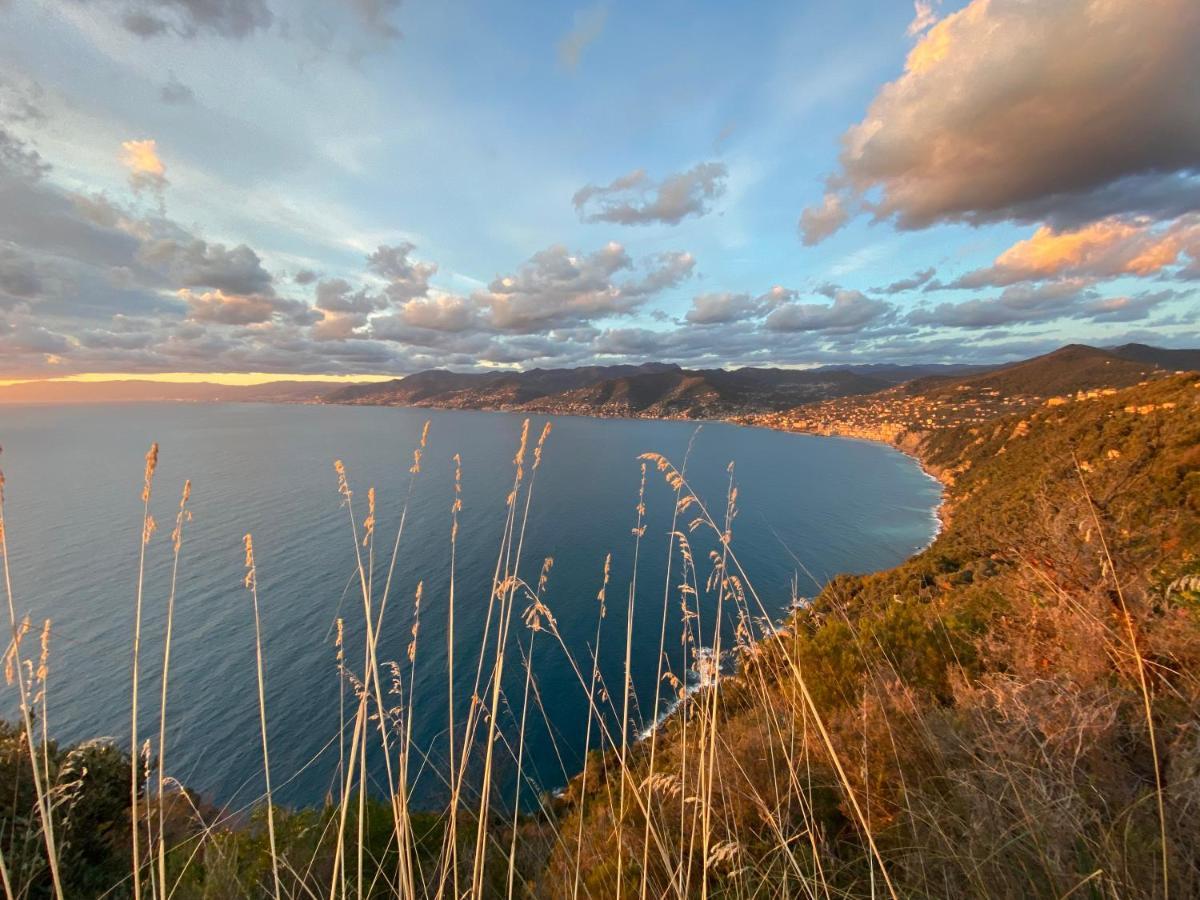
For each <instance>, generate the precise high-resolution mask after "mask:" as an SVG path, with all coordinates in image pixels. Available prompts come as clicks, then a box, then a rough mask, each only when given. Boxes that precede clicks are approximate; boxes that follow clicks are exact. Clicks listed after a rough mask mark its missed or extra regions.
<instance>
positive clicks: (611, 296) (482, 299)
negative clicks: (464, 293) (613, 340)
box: [471, 242, 695, 333]
mask: <svg viewBox="0 0 1200 900" xmlns="http://www.w3.org/2000/svg"><path fill="white" fill-rule="evenodd" d="M694 265H695V260H694V259H693V257H692V256H691V254H687V253H674V254H663V255H660V256H657V257H655V258H653V259H652V260H651V261H650V266H649V269H648V271H646V272H645V274H644V275H643V276H642V277H641V278H623V279H621V280H617V278H616V276H618V275H620V274H622V273H624V272H629V271H632V270H634V268H635V267H634V265H633V260H631V259H630V257H629V255H628V254H627V253H626V252H625V248H624V247H622V246H621V245H620V244H618V243H616V242H610V243H608V244H606V245H605V246H603V247H601V248H600V249H599V250H597V251H595V252H594V253H591V254H588V255H586V256H580V255H578V254H575V253H572V252H570V251H569V250H567V248H566V247H563V246H561V245H555V246H552V247H548V248H546V249H545V250H542V251H540V252H538V253H535V254H534V255H533V256H532V257H531V258H530V259H529V261H528V262H526V263H525V264H524V265H522V266H521V267H520V268H519V269H518V270H517V271H516V272H515V273H513V274H511V275H502V276H500V277H498V278H496V279H494V280H493V281H492V282H491V283H490V284H489V285H488V287H487V290H486V291H478V292H476V293H475V294H472V297H471V299H472V300H473V301H474V302H475V303H477V304H478V305H479V306H480V307H481V308H482V309H485V310H486V312H487V315H488V322H489V324H490V325H491V326H492V327H493V328H496V329H497V330H500V331H515V332H521V333H528V332H530V331H538V330H542V329H545V328H551V327H562V326H566V325H574V324H579V323H583V322H588V321H591V320H593V319H601V318H606V317H610V316H622V315H628V314H629V313H631V312H633V311H634V310H635V309H637V308H639V307H640V306H641V305H642V304H643V303H645V302H646V301H647V300H648V299H649V298H650V297H651V296H653V295H655V294H657V293H659V292H660V291H663V290H666V289H667V288H669V287H673V286H675V285H677V284H679V283H680V282H682V281H683V280H684V279H686V278H687V277H689V276H690V275H691V272H692V269H693V267H694Z"/></svg>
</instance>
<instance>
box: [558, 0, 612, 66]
mask: <svg viewBox="0 0 1200 900" xmlns="http://www.w3.org/2000/svg"><path fill="white" fill-rule="evenodd" d="M607 21H608V7H607V6H606V5H604V4H603V3H602V4H600V5H598V6H593V7H591V8H590V9H586V10H580V11H578V12H577V13H575V25H574V26H573V27H572V28H571V30H570V31H568V32H567V33H566V34H565V35H564V36H563V38H562V40H560V41H559V42H558V61H559V63H560V64H561V65H562V66H563V68H565V69H567V70H568V71H570V72H574V71H575V69H576V68H578V67H579V61H580V59H582V58H583V51H584V50H586V49H587V48H588V45H590V44H591V43H592V42H593V41H595V40H596V39H597V38H599V37H600V35H601V34H603V33H604V25H605V23H606V22H607Z"/></svg>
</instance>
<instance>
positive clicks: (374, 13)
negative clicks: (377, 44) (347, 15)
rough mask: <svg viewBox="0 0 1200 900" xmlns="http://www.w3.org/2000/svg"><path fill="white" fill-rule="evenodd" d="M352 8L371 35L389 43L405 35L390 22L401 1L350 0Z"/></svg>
mask: <svg viewBox="0 0 1200 900" xmlns="http://www.w3.org/2000/svg"><path fill="white" fill-rule="evenodd" d="M348 2H349V4H350V8H351V9H352V10H354V12H355V13H357V14H358V18H359V21H361V22H362V25H363V27H364V28H365V29H366V30H367V32H368V33H369V34H372V35H375V36H376V37H380V38H383V39H384V40H387V41H394V40H399V39H400V38H402V37H403V36H404V35H403V33H402V32H401V31H400V29H399V28H397V27H396V26H395V25H393V24H392V23H391V22H390V21H389V20H388V16H390V15H391V14H392V13H393V12H394V11H395V10H397V9H399V8H400V0H348Z"/></svg>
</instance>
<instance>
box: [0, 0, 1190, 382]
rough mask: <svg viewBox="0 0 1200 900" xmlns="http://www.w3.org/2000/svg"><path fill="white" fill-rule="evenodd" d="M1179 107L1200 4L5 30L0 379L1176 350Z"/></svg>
mask: <svg viewBox="0 0 1200 900" xmlns="http://www.w3.org/2000/svg"><path fill="white" fill-rule="evenodd" d="M1198 85H1200V4H1198V3H1196V2H1195V0H1056V2H1054V3H1045V2H1034V0H972V2H970V3H966V4H963V3H961V2H959V3H954V2H952V0H944V2H943V3H938V2H936V0H918V2H917V3H915V4H913V3H911V2H907V0H905V2H901V0H870V2H867V0H847V2H841V3H836V4H831V3H824V2H810V0H804V2H796V0H787V2H778V3H776V2H756V3H754V4H751V5H744V6H736V5H734V6H731V5H729V4H727V3H718V2H704V0H688V2H683V0H662V2H659V3H654V4H647V3H642V2H632V0H631V2H620V0H611V2H598V3H591V2H586V0H585V2H582V3H578V4H572V3H570V2H563V0H558V2H527V3H520V4H518V3H505V4H496V3H483V2H475V0H459V2H452V3H450V2H437V0H402V2H401V0H312V2H309V0H291V2H286V3H285V2H284V0H48V2H37V0H0V380H4V379H9V380H11V379H21V378H46V377H62V376H73V375H80V374H87V375H89V376H91V377H95V376H96V375H97V374H104V373H122V374H154V373H157V374H162V373H180V372H188V373H217V374H222V375H224V376H226V377H234V378H236V377H238V376H239V375H244V373H267V374H272V373H278V374H287V375H310V376H316V375H341V376H345V375H360V374H372V375H393V374H403V373H409V372H413V371H417V370H421V369H427V368H435V367H446V368H453V369H460V370H468V369H480V368H487V367H518V368H533V367H544V368H545V367H565V366H577V365H591V364H612V363H630V362H633V363H638V362H645V361H648V360H657V361H668V362H677V363H679V364H681V365H685V366H690V367H716V366H737V365H758V366H766V365H783V366H810V365H820V364H830V363H848V362H855V363H869V362H889V363H909V362H983V361H986V362H1002V361H1007V360H1014V359H1019V358H1024V357H1028V356H1031V355H1034V354H1036V353H1041V352H1046V351H1049V350H1051V349H1053V348H1055V347H1057V346H1061V345H1062V344H1066V343H1072V342H1083V343H1090V344H1093V345H1100V346H1109V345H1115V344H1120V343H1125V342H1128V341H1139V342H1144V343H1151V344H1155V345H1159V346H1171V347H1179V346H1196V345H1198V344H1200V334H1198V331H1200V329H1198V327H1197V324H1198V321H1200V89H1198V87H1197V86H1198ZM255 377H261V376H255Z"/></svg>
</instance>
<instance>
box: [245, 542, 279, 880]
mask: <svg viewBox="0 0 1200 900" xmlns="http://www.w3.org/2000/svg"><path fill="white" fill-rule="evenodd" d="M243 542H244V544H245V547H246V579H245V585H246V588H247V590H249V591H250V600H251V604H252V606H253V607H254V659H255V671H256V673H257V675H258V725H259V730H260V732H261V734H262V751H263V780H264V781H265V782H266V788H267V793H266V802H267V839H268V841H269V842H270V848H271V874H272V876H273V877H274V886H275V900H279V898H280V892H279V888H280V885H279V849H278V847H277V845H276V843H275V801H274V798H273V796H272V794H271V757H270V754H269V753H268V752H267V693H266V687H265V684H264V676H263V651H262V623H261V620H260V617H259V613H258V566H257V565H256V564H255V562H254V539H253V538H252V537H251V536H250V535H249V534H247V535H246V536H245V537H244V538H243Z"/></svg>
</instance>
